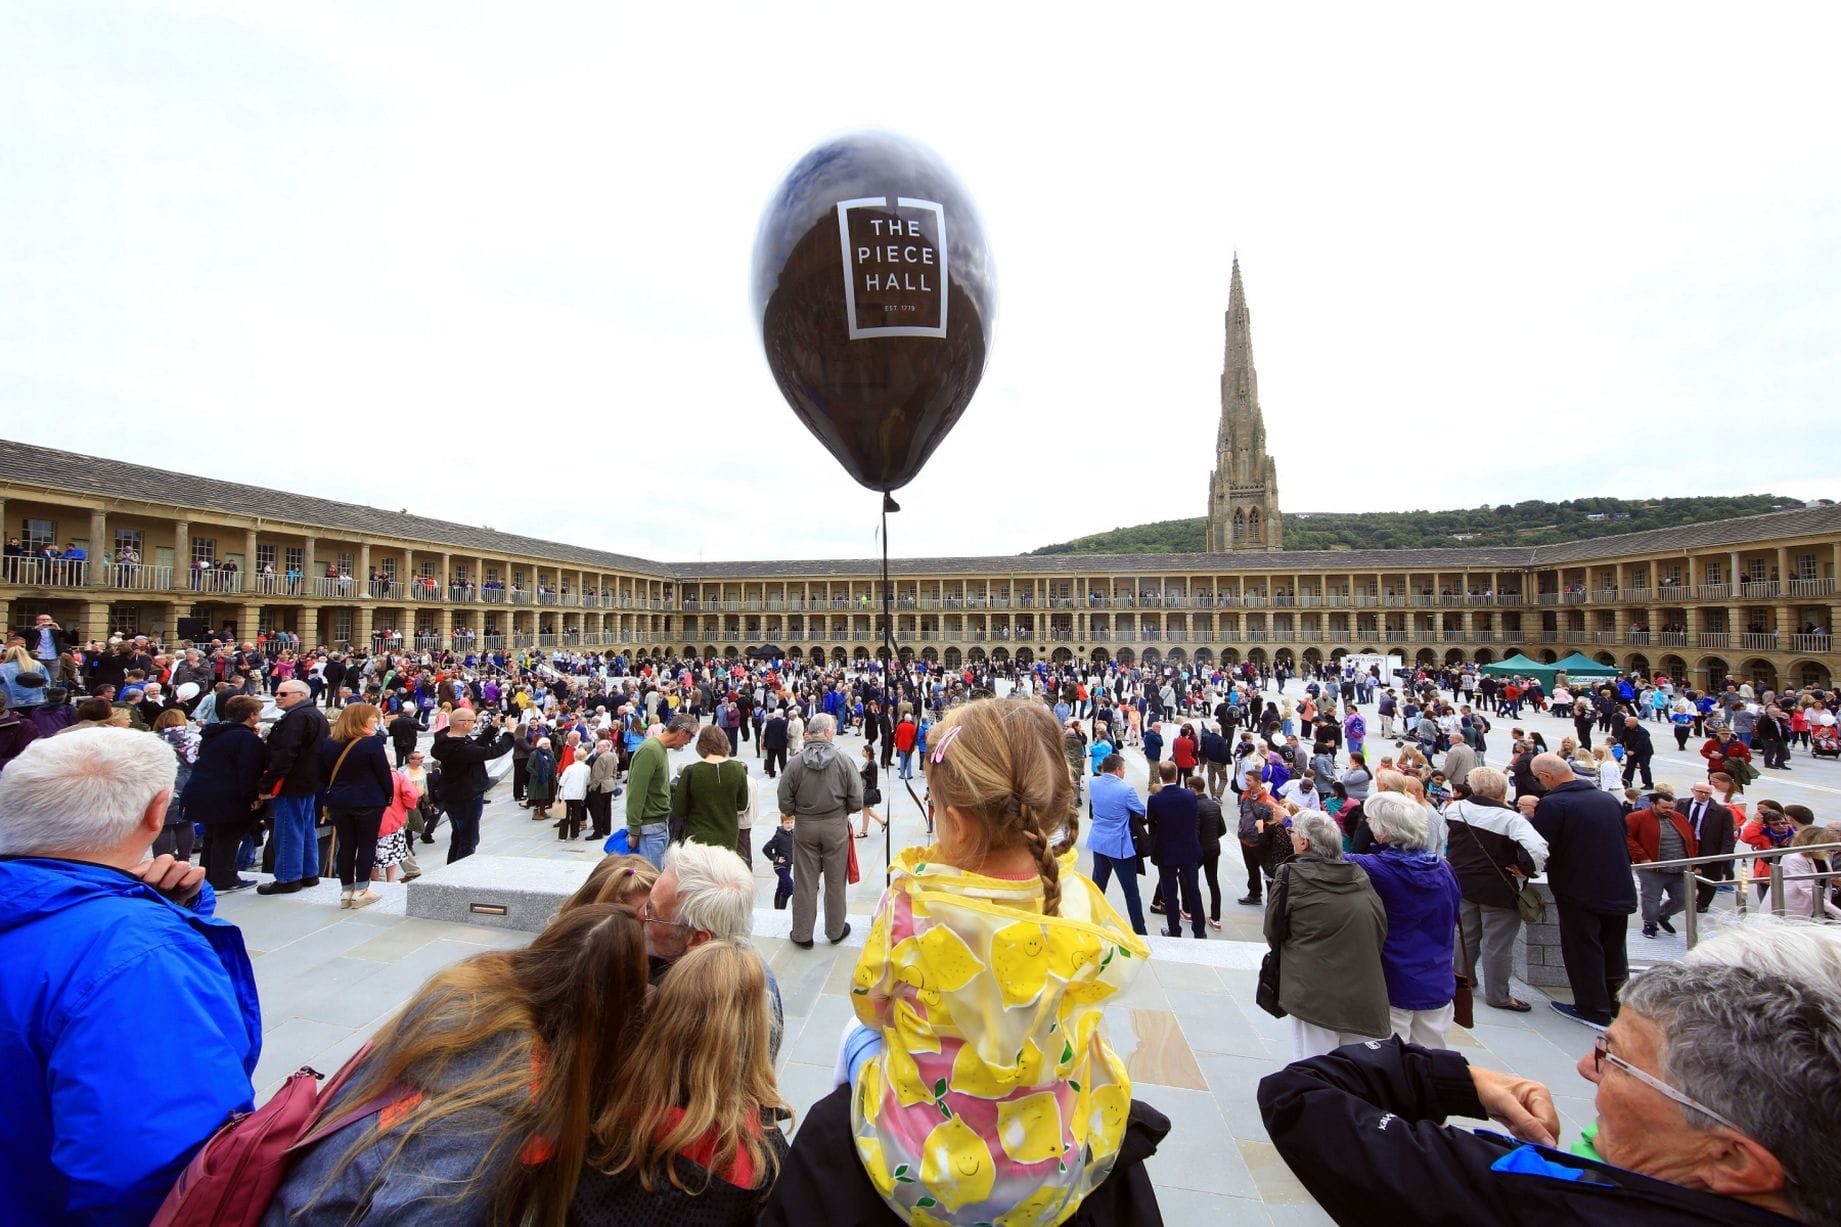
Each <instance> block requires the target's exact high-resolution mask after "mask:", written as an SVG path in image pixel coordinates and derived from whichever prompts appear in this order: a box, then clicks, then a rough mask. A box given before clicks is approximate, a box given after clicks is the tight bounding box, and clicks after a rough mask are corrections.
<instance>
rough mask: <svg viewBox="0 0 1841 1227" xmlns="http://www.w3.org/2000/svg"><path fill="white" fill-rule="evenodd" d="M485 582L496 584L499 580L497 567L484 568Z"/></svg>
mask: <svg viewBox="0 0 1841 1227" xmlns="http://www.w3.org/2000/svg"><path fill="white" fill-rule="evenodd" d="M486 582H487V583H489V584H496V583H498V582H499V569H498V568H497V567H487V568H486Z"/></svg>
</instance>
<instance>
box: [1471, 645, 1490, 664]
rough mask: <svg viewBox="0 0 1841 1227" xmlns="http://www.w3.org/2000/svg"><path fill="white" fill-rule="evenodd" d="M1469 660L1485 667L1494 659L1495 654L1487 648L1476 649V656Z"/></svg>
mask: <svg viewBox="0 0 1841 1227" xmlns="http://www.w3.org/2000/svg"><path fill="white" fill-rule="evenodd" d="M1471 659H1473V660H1475V661H1476V662H1477V663H1478V664H1479V665H1487V664H1489V663H1490V662H1492V661H1494V660H1495V659H1496V654H1495V653H1494V652H1492V651H1490V650H1489V649H1488V648H1478V649H1477V654H1476V655H1475V656H1474V657H1472V658H1471Z"/></svg>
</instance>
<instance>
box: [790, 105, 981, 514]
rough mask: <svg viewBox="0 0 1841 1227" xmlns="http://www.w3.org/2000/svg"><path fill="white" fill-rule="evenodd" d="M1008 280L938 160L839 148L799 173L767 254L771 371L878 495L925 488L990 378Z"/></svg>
mask: <svg viewBox="0 0 1841 1227" xmlns="http://www.w3.org/2000/svg"><path fill="white" fill-rule="evenodd" d="M995 294H996V282H995V277H994V275H993V271H992V268H991V257H990V252H989V251H988V250H987V249H986V247H985V239H984V227H983V226H982V225H981V224H980V223H979V220H978V214H977V212H976V211H975V210H974V209H973V208H972V203H971V200H970V198H969V197H967V196H966V194H965V189H964V188H963V187H961V186H960V184H959V181H958V179H957V178H955V177H954V176H953V173H952V172H951V171H950V170H948V169H947V168H946V165H945V163H943V162H942V161H940V159H939V157H938V155H936V154H935V153H933V151H932V150H930V149H927V148H925V147H923V146H921V145H918V144H915V143H914V142H912V141H909V140H905V139H903V138H901V137H898V136H892V135H889V134H887V133H880V132H867V133H858V134H856V135H852V136H846V137H841V138H839V139H837V140H834V141H828V142H826V143H825V144H823V145H820V146H819V147H818V148H816V149H814V150H812V151H811V152H810V153H808V154H806V155H805V157H803V158H801V159H800V160H799V162H798V164H797V165H795V166H794V167H793V169H792V170H791V171H789V172H788V173H787V176H786V180H785V181H784V182H783V183H781V185H780V187H779V190H777V191H776V192H775V193H774V196H773V199H772V201H771V202H770V203H769V204H768V206H767V212H766V214H765V215H764V216H763V217H762V218H761V230H760V234H759V235H758V236H757V237H756V239H755V244H754V308H755V311H756V312H757V313H758V315H759V317H760V321H761V343H762V344H763V345H764V346H765V348H766V350H767V365H768V366H769V367H771V368H772V370H773V376H774V380H775V381H776V382H777V383H778V384H779V385H780V392H781V394H782V395H783V396H785V397H786V400H787V403H788V404H790V405H791V406H792V407H793V412H795V413H797V414H798V415H799V419H800V420H801V421H802V422H804V423H805V425H806V429H808V430H810V431H811V432H812V433H813V434H814V435H816V436H817V437H818V439H819V441H820V442H821V443H823V444H824V445H825V446H826V447H827V448H829V449H830V451H831V454H832V455H833V456H835V457H837V459H838V462H839V463H840V464H842V465H843V466H844V468H845V469H846V470H847V471H848V472H849V473H850V475H851V476H852V477H854V478H855V479H856V480H857V481H859V482H861V483H862V484H863V485H865V486H868V487H869V488H870V489H872V490H883V491H888V490H896V489H899V488H901V487H902V486H905V485H906V484H908V482H910V481H912V480H914V477H915V475H916V474H918V473H919V472H920V471H921V467H922V466H923V465H925V464H926V463H927V457H929V456H931V455H932V454H933V450H934V448H936V447H938V446H939V445H940V442H941V440H943V439H945V437H946V434H947V432H948V431H950V430H951V429H952V428H953V425H954V423H956V422H957V421H958V420H959V415H960V414H962V413H964V412H965V407H966V405H967V404H969V403H970V402H971V399H972V394H973V393H974V392H976V391H977V390H978V381H979V379H980V378H982V377H983V375H984V363H985V355H986V354H987V353H988V352H989V350H990V344H991V317H992V314H993V308H994V306H995V302H994V300H995Z"/></svg>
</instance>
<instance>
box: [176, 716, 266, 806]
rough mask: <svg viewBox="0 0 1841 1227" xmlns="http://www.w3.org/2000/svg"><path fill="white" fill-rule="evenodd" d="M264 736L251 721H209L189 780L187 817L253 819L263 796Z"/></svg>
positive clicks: (201, 738)
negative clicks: (256, 803)
mask: <svg viewBox="0 0 1841 1227" xmlns="http://www.w3.org/2000/svg"><path fill="white" fill-rule="evenodd" d="M263 761H264V750H263V746H262V738H261V737H260V736H258V735H257V733H256V730H254V729H252V728H250V727H249V726H248V725H247V724H207V725H206V726H205V731H204V732H203V734H201V735H200V737H199V743H198V761H197V762H195V763H193V764H192V774H191V775H190V776H189V777H188V778H187V779H186V782H185V797H184V801H185V816H186V818H187V819H188V820H189V821H192V822H203V823H215V822H250V821H252V820H253V819H255V818H256V817H257V814H256V812H255V811H254V810H252V809H250V807H249V804H250V802H252V801H254V800H256V799H257V797H259V796H260V795H261V793H260V791H259V790H260V787H261V784H262V764H263Z"/></svg>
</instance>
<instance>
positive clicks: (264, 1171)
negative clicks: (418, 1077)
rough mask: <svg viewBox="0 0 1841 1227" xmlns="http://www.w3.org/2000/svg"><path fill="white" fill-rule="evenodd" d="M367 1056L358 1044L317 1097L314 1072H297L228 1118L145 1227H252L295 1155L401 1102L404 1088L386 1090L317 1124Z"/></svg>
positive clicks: (366, 1048) (368, 1051)
mask: <svg viewBox="0 0 1841 1227" xmlns="http://www.w3.org/2000/svg"><path fill="white" fill-rule="evenodd" d="M370 1055H371V1046H370V1045H369V1044H366V1045H365V1046H364V1047H363V1048H361V1049H359V1050H358V1051H357V1052H356V1053H354V1054H353V1055H352V1057H351V1059H350V1060H348V1061H346V1063H345V1064H344V1065H342V1066H340V1067H339V1072H338V1073H336V1074H334V1075H333V1076H332V1080H331V1081H329V1082H328V1083H327V1084H326V1086H325V1087H324V1088H323V1089H322V1088H320V1087H318V1086H316V1085H315V1084H316V1083H318V1082H319V1080H320V1078H321V1077H322V1075H321V1074H320V1072H319V1071H318V1070H315V1069H313V1068H311V1067H310V1066H306V1065H303V1066H301V1067H300V1068H299V1069H298V1070H295V1071H294V1072H293V1073H292V1074H289V1075H288V1080H287V1081H286V1082H284V1083H282V1085H281V1089H280V1090H278V1091H276V1092H275V1093H274V1095H272V1096H270V1097H269V1101H268V1102H267V1103H265V1104H263V1105H262V1106H261V1107H260V1108H257V1109H256V1110H255V1111H253V1112H237V1113H233V1114H232V1115H231V1117H230V1119H229V1120H228V1121H226V1122H224V1124H223V1125H222V1126H221V1127H220V1128H219V1129H218V1131H217V1132H216V1133H214V1134H212V1135H211V1136H210V1137H209V1138H208V1139H207V1140H206V1141H205V1144H204V1145H203V1146H202V1147H200V1148H199V1151H198V1153H197V1154H196V1155H193V1156H192V1161H191V1162H190V1163H188V1164H186V1165H185V1170H184V1171H183V1172H180V1173H179V1179H178V1181H177V1182H175V1183H174V1185H173V1187H172V1189H171V1190H170V1191H169V1192H168V1193H167V1194H166V1200H165V1201H163V1202H161V1203H160V1209H159V1211H158V1212H157V1213H155V1215H154V1216H153V1222H152V1224H151V1227H256V1224H258V1223H260V1222H261V1221H262V1216H263V1215H264V1214H266V1213H267V1212H268V1207H269V1203H270V1202H271V1201H273V1200H274V1199H275V1191H276V1190H277V1189H279V1188H280V1187H281V1182H282V1180H283V1179H285V1178H286V1176H287V1174H288V1169H289V1168H290V1167H291V1166H292V1165H293V1162H294V1156H295V1154H296V1153H297V1152H298V1151H301V1150H304V1149H305V1148H306V1147H308V1146H310V1145H312V1144H313V1143H315V1142H317V1141H319V1140H320V1139H321V1138H324V1137H327V1136H329V1135H331V1134H334V1133H337V1132H338V1131H339V1130H341V1129H344V1128H345V1127H346V1126H347V1125H351V1124H355V1123H356V1122H358V1121H360V1120H363V1119H364V1118H365V1117H367V1116H369V1115H370V1114H371V1113H373V1112H375V1111H377V1110H378V1109H379V1108H381V1107H383V1106H384V1105H385V1104H388V1103H390V1102H391V1101H392V1100H395V1099H398V1098H400V1097H401V1096H402V1095H403V1094H404V1092H405V1090H406V1089H407V1088H405V1087H404V1086H402V1085H401V1084H400V1083H393V1084H392V1085H390V1086H388V1087H385V1088H384V1090H383V1092H382V1093H381V1094H379V1095H378V1096H377V1097H375V1098H374V1099H370V1100H367V1101H366V1102H364V1103H361V1104H358V1105H357V1106H355V1107H352V1108H350V1109H348V1110H346V1111H344V1112H341V1113H340V1114H339V1115H338V1116H336V1117H334V1118H332V1119H331V1120H325V1119H324V1116H325V1112H326V1109H327V1107H328V1106H330V1105H331V1103H332V1101H333V1099H334V1098H335V1097H337V1095H338V1094H339V1092H340V1091H341V1090H343V1089H344V1088H345V1084H346V1083H347V1082H348V1081H350V1080H351V1076H352V1073H353V1072H354V1071H355V1070H356V1069H357V1068H358V1066H359V1065H361V1064H362V1063H363V1062H364V1059H365V1058H366V1057H368V1056H370Z"/></svg>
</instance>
